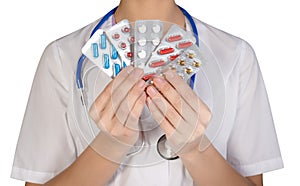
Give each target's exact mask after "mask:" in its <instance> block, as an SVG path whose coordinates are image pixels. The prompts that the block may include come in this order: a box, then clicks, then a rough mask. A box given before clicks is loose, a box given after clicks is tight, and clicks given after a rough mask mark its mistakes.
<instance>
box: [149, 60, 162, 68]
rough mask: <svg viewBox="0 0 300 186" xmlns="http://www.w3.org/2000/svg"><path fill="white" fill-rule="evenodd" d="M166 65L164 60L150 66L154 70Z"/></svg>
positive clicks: (154, 62)
mask: <svg viewBox="0 0 300 186" xmlns="http://www.w3.org/2000/svg"><path fill="white" fill-rule="evenodd" d="M165 64H166V62H165V61H164V60H158V61H153V62H151V64H150V65H149V66H150V67H152V68H155V67H160V66H164V65H165Z"/></svg>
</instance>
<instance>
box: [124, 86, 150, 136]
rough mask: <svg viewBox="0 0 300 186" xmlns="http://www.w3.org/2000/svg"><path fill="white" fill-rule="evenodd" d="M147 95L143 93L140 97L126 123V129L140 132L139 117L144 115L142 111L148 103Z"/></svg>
mask: <svg viewBox="0 0 300 186" xmlns="http://www.w3.org/2000/svg"><path fill="white" fill-rule="evenodd" d="M146 97H147V96H146V93H145V92H142V93H141V94H140V96H139V98H138V99H137V100H136V102H135V103H134V105H133V107H132V109H131V112H130V113H129V115H128V118H127V120H126V123H125V127H126V128H128V129H130V130H133V131H139V127H138V121H139V117H140V115H141V113H142V110H143V108H144V105H145V102H146Z"/></svg>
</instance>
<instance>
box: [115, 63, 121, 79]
mask: <svg viewBox="0 0 300 186" xmlns="http://www.w3.org/2000/svg"><path fill="white" fill-rule="evenodd" d="M120 71H121V67H120V65H119V64H117V63H115V76H117V75H118V74H119V73H120Z"/></svg>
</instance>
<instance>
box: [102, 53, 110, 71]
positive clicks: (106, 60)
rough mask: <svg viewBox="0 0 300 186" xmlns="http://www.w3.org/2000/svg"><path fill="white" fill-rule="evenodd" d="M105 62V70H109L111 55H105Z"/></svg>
mask: <svg viewBox="0 0 300 186" xmlns="http://www.w3.org/2000/svg"><path fill="white" fill-rule="evenodd" d="M103 61H104V68H105V69H109V67H110V64H109V55H108V54H103Z"/></svg>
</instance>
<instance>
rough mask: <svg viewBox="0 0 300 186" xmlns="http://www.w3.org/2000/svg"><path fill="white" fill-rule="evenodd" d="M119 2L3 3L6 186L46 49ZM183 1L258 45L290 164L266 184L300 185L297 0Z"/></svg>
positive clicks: (2, 177) (2, 176)
mask: <svg viewBox="0 0 300 186" xmlns="http://www.w3.org/2000/svg"><path fill="white" fill-rule="evenodd" d="M4 2H5V3H4ZM118 2H119V1H117V0H107V1H103V0H102V1H101V0H84V1H83V0H81V1H79V0H72V1H71V0H25V1H22V0H10V1H1V4H0V19H1V22H0V24H1V29H0V33H1V34H0V42H1V43H0V47H1V48H0V49H1V50H0V54H1V59H0V63H1V66H0V81H1V84H0V85H1V91H0V100H1V101H0V108H1V110H0V111H1V112H0V119H1V121H0V143H1V145H0V157H1V158H0V185H16V186H17V185H23V182H21V181H16V180H13V179H10V178H9V177H10V171H11V166H12V162H13V156H14V150H15V146H16V143H17V139H18V134H19V130H20V127H21V122H22V118H23V114H24V111H25V107H26V103H27V98H28V95H29V91H30V88H31V83H32V80H33V77H34V73H35V70H36V67H37V65H38V61H39V58H40V56H41V54H42V52H43V50H44V48H45V47H46V45H47V44H48V43H50V42H51V41H53V40H55V39H57V38H59V37H62V36H64V35H66V34H68V33H71V32H73V31H75V30H77V29H79V28H81V27H83V26H85V25H87V24H88V23H90V22H92V21H94V20H96V19H98V18H99V17H101V16H103V15H104V14H105V13H106V12H107V11H108V10H110V9H111V8H113V7H114V6H115V5H117V4H118ZM196 2H197V5H196ZM177 3H178V4H179V5H181V6H183V7H184V8H185V9H187V10H188V11H189V12H190V13H191V14H192V15H193V16H195V17H197V18H198V19H200V20H202V21H204V22H206V23H209V24H210V25H213V26H215V27H217V28H220V29H222V30H224V31H226V32H229V33H231V34H233V35H236V36H238V37H241V38H243V39H245V40H246V41H248V42H249V43H250V44H251V45H252V47H253V48H254V49H255V51H256V54H257V58H258V60H259V63H260V67H261V70H262V73H263V77H264V80H265V83H266V87H267V91H268V94H269V99H270V103H271V107H272V111H273V116H274V120H275V126H276V130H277V134H278V138H279V143H280V147H281V151H282V156H283V160H284V164H285V168H284V169H281V170H277V171H273V172H270V173H267V174H265V176H264V180H265V185H298V184H299V181H298V180H299V178H298V175H297V172H299V171H298V166H299V165H300V160H299V157H300V152H299V142H300V134H299V130H297V129H299V124H300V119H299V115H300V112H299V111H300V109H299V105H300V99H299V95H300V89H299V84H300V83H299V82H298V81H299V80H300V65H299V63H300V57H299V53H300V47H299V45H300V36H299V35H300V25H299V17H300V12H299V6H297V0H285V1H283V0H248V1H245V0H226V1H224V0H200V1H199V0H198V1H196V0H190V1H184V0H180V1H179V0H178V1H177ZM297 17H298V19H297ZM74 62H75V61H74ZM297 149H298V151H297ZM287 183H290V184H287ZM291 183H292V184H291Z"/></svg>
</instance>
